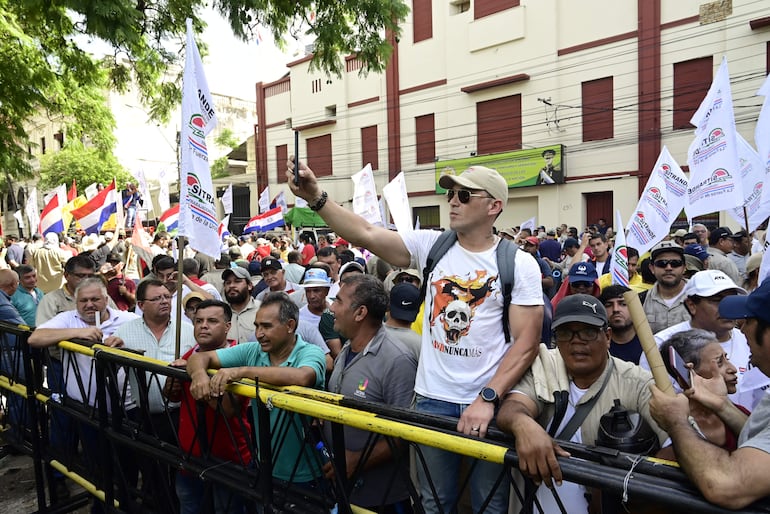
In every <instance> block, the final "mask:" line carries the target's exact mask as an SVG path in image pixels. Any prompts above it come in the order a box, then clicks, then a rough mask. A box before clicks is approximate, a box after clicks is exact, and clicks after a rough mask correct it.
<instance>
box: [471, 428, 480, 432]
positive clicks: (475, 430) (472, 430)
mask: <svg viewBox="0 0 770 514" xmlns="http://www.w3.org/2000/svg"><path fill="white" fill-rule="evenodd" d="M478 431H479V427H471V432H478Z"/></svg>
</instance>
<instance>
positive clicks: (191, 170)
mask: <svg viewBox="0 0 770 514" xmlns="http://www.w3.org/2000/svg"><path fill="white" fill-rule="evenodd" d="M183 82H184V88H183V90H182V130H181V133H180V141H181V143H180V145H181V157H182V159H181V161H182V173H181V177H180V179H179V184H180V191H179V200H180V201H179V205H180V209H179V233H180V234H184V235H185V236H187V238H188V240H189V243H190V247H192V248H195V249H196V250H198V251H199V252H203V253H204V254H206V255H208V256H209V257H213V258H215V259H217V258H219V256H220V244H219V237H218V235H217V233H218V231H219V219H218V218H217V209H216V206H215V205H214V199H215V198H216V193H215V191H214V185H213V184H212V181H211V169H210V168H209V157H208V150H207V148H206V135H207V134H209V133H210V132H211V131H212V130H213V129H214V127H216V125H217V116H216V112H215V111H214V100H213V98H212V97H211V93H210V92H209V86H208V82H207V81H206V76H205V74H204V73H203V63H202V62H201V57H200V54H199V53H198V46H197V45H196V44H195V39H194V38H193V29H192V20H191V19H189V18H188V19H187V51H186V55H185V67H184V78H183Z"/></svg>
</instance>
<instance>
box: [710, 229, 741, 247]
mask: <svg viewBox="0 0 770 514" xmlns="http://www.w3.org/2000/svg"><path fill="white" fill-rule="evenodd" d="M725 237H729V238H730V239H740V238H742V237H743V234H741V235H738V234H733V231H732V230H730V228H729V227H719V228H715V229H714V230H712V231H711V233H710V234H709V244H710V245H715V244H717V243H718V242H719V240H720V239H722V238H725Z"/></svg>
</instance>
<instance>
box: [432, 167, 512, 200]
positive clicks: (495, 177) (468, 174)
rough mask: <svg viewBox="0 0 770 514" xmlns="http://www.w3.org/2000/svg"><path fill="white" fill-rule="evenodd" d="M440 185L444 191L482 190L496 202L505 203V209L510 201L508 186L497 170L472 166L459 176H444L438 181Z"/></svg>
mask: <svg viewBox="0 0 770 514" xmlns="http://www.w3.org/2000/svg"><path fill="white" fill-rule="evenodd" d="M438 185H440V186H441V187H443V188H444V189H450V188H452V187H453V186H460V187H465V188H468V189H481V190H483V191H486V192H487V193H489V194H490V195H492V197H493V198H494V199H496V200H502V201H503V207H505V203H506V202H507V201H508V184H507V183H506V182H505V179H504V178H503V177H502V175H500V174H499V173H498V172H497V170H493V169H491V168H487V167H484V166H471V167H470V168H468V169H466V170H465V171H463V172H462V173H460V174H459V175H442V176H441V178H439V179H438Z"/></svg>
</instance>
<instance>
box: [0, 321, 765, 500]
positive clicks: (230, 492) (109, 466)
mask: <svg viewBox="0 0 770 514" xmlns="http://www.w3.org/2000/svg"><path fill="white" fill-rule="evenodd" d="M30 333H31V332H30V331H29V329H28V328H26V327H18V326H12V325H8V324H7V323H4V322H0V346H1V347H2V352H0V392H2V395H3V401H2V404H1V405H2V408H1V409H0V414H2V420H3V425H4V429H5V430H4V432H3V439H4V440H5V442H6V443H8V444H11V445H12V446H13V447H14V448H16V449H17V450H19V451H23V452H25V453H27V454H29V455H30V456H31V457H32V459H33V463H34V471H35V483H36V495H37V502H38V511H39V512H69V511H72V510H75V509H77V508H79V507H81V506H83V505H85V504H86V503H88V502H89V501H94V502H97V503H98V504H99V506H100V507H102V508H103V510H104V511H107V512H162V513H173V512H178V509H179V506H178V500H177V497H176V492H175V487H174V480H175V476H176V475H177V473H179V472H181V473H183V474H185V476H188V477H193V478H195V479H197V480H198V481H199V483H200V488H201V491H203V496H202V498H203V500H202V504H201V506H200V507H201V512H215V511H216V512H222V511H228V509H229V510H230V511H233V510H237V511H238V512H264V513H272V512H276V513H277V512H286V513H291V512H296V513H302V514H313V513H328V512H332V511H333V509H336V511H337V512H340V513H350V514H352V513H361V512H375V511H377V506H376V505H375V506H369V509H365V508H362V507H361V506H358V505H353V504H351V502H350V501H349V498H350V497H351V493H352V492H353V491H354V490H355V488H356V487H357V486H358V485H359V484H360V475H361V473H362V471H361V470H362V468H363V467H364V466H365V465H366V459H367V458H368V457H369V456H370V453H371V448H372V447H373V446H374V445H375V444H376V443H377V442H378V441H380V440H381V439H382V438H384V440H386V441H387V442H388V444H389V445H390V448H391V450H393V454H394V458H395V459H396V461H397V465H396V466H395V467H394V471H393V473H392V474H391V476H388V477H384V479H383V480H382V483H381V484H380V488H381V490H382V492H383V493H386V492H387V491H388V490H389V489H390V488H392V487H396V486H400V487H404V488H405V489H406V490H407V491H408V494H409V499H410V503H411V504H412V507H413V510H414V512H417V513H421V512H424V510H423V508H422V506H421V502H420V498H419V495H418V486H417V484H416V481H415V479H414V478H413V475H414V470H415V469H416V468H421V469H423V470H424V471H425V473H426V475H427V477H428V480H430V481H431V482H432V479H431V476H432V475H435V474H438V473H443V472H444V470H434V469H429V467H428V466H427V465H426V464H425V462H424V461H423V459H422V453H421V451H420V446H421V445H426V446H432V447H436V448H441V449H444V450H447V451H451V452H454V453H457V454H458V455H462V456H465V457H468V458H469V468H468V469H467V470H466V476H465V478H464V479H463V480H462V481H461V489H462V490H461V494H460V496H461V497H462V496H463V493H465V492H467V491H466V490H467V487H468V476H469V475H470V474H472V473H473V462H475V461H476V460H483V461H490V462H495V463H499V464H501V465H502V468H501V469H502V470H503V471H502V473H501V474H500V476H499V477H498V480H497V484H496V485H497V487H504V488H510V490H511V492H512V494H511V497H512V501H511V505H512V507H511V509H510V511H509V512H511V513H514V512H542V509H541V508H540V505H539V504H538V503H537V501H534V500H533V495H532V494H530V492H531V490H532V488H531V487H527V484H526V481H525V480H524V479H523V478H522V476H521V475H520V474H519V473H518V471H517V466H518V457H517V455H516V452H515V450H514V445H513V441H512V439H511V438H510V437H509V436H507V435H505V434H503V433H501V432H499V431H497V430H494V429H493V430H491V432H490V434H489V436H488V438H487V439H485V440H478V439H474V438H469V437H464V436H461V435H458V434H457V433H456V432H454V427H455V423H456V422H455V421H454V420H451V419H448V418H443V417H439V416H429V415H424V414H420V413H417V412H414V411H411V410H407V409H400V408H393V407H389V406H385V405H380V404H374V403H370V402H364V401H360V400H356V399H353V398H347V397H343V396H340V395H337V394H333V393H328V392H324V391H318V390H313V389H307V388H302V387H281V388H277V387H272V386H270V385H267V384H258V383H255V382H253V381H249V380H244V381H241V382H238V383H234V384H231V385H230V387H229V389H228V391H229V393H228V394H230V395H233V396H232V397H231V398H228V400H233V399H234V398H237V397H244V398H249V399H256V400H257V411H258V415H259V427H258V430H255V427H252V426H251V424H253V418H252V417H251V415H250V414H249V415H248V417H247V418H246V421H245V422H244V421H238V420H236V421H234V422H233V423H227V422H226V419H227V418H226V416H225V414H224V411H225V407H224V406H223V404H222V401H223V399H222V398H220V399H219V400H218V402H217V404H216V406H215V409H214V407H208V406H206V405H205V404H203V403H201V402H188V401H185V400H184V396H183V397H182V400H181V401H180V402H178V403H175V402H171V401H169V400H168V399H166V398H165V397H164V396H162V395H159V394H158V393H159V391H160V390H162V389H163V387H164V386H165V385H166V382H167V381H168V380H174V381H178V382H179V384H181V385H182V387H184V383H186V382H189V378H188V377H187V374H186V373H185V371H184V370H181V369H176V368H173V367H170V366H168V365H167V364H166V363H163V362H159V361H155V360H153V359H149V358H145V357H143V356H141V355H137V354H136V353H133V352H131V351H127V350H120V349H113V348H107V347H104V346H102V345H94V346H93V347H90V348H89V347H88V346H85V345H81V344H77V343H75V342H62V343H59V347H60V348H61V349H62V356H63V357H62V362H61V368H60V370H61V371H60V374H59V376H60V379H61V380H62V381H61V382H59V381H58V380H57V378H56V377H57V375H56V373H54V372H53V370H55V369H56V366H57V365H59V363H57V362H56V361H55V360H52V359H51V358H50V356H49V355H48V352H47V351H38V350H32V351H31V350H30V348H29V346H28V345H27V344H26V339H27V337H28V336H29V334H30ZM129 344H130V343H129ZM78 364H79V365H78ZM236 403H237V402H236ZM206 409H213V410H210V411H209V417H208V418H207V417H206V415H205V414H206ZM271 411H276V412H277V414H276V420H275V425H274V427H275V430H274V431H271V426H270V422H269V415H270V412H271ZM193 414H195V416H196V417H197V420H207V421H206V422H203V421H199V422H198V423H197V424H195V423H193V424H192V425H190V427H191V432H190V431H188V432H187V433H186V434H187V436H186V440H187V439H189V438H190V433H192V434H193V436H192V440H191V441H192V443H191V442H190V441H189V440H188V441H187V443H186V444H185V443H183V442H182V441H181V440H180V437H179V432H178V424H179V418H180V417H182V418H184V419H188V420H189V419H191V418H192V417H193ZM321 424H330V426H327V427H326V429H323V428H322V427H321V426H320V425H321ZM344 426H349V427H353V428H357V429H360V430H364V431H366V432H368V433H369V434H370V437H369V438H368V441H367V445H366V447H365V448H364V450H363V452H362V459H361V462H360V464H359V466H357V469H355V470H347V469H346V466H347V464H346V459H345V451H344V449H345V441H344V433H343V429H342V428H343V427H344ZM257 434H258V435H257ZM297 434H299V435H300V436H302V437H303V438H304V439H305V441H306V442H307V448H306V449H304V450H303V451H300V452H298V453H296V454H295V453H293V452H291V451H290V448H289V444H288V443H287V441H288V439H287V438H288V437H290V436H294V435H297ZM223 440H225V441H230V442H234V441H245V445H246V448H247V450H246V451H245V452H241V453H245V454H246V455H247V458H243V457H242V456H238V457H237V458H232V456H231V458H229V459H225V458H222V456H221V455H219V456H217V451H216V450H215V447H216V446H217V444H216V443H221V442H222V441H223ZM319 441H320V442H322V443H323V446H324V447H325V448H327V449H329V450H331V455H332V467H333V469H334V478H333V479H332V480H326V479H324V478H322V477H321V475H320V471H319V472H318V476H317V478H315V479H313V480H312V481H311V482H303V483H298V482H299V480H297V475H295V472H296V471H297V470H298V469H299V467H300V466H303V465H304V466H308V467H310V468H312V469H315V470H316V471H318V470H320V468H321V467H322V465H323V464H324V454H322V453H321V452H319V451H317V450H316V449H315V445H316V444H318V443H319ZM212 443H215V444H214V445H212ZM561 444H562V446H563V447H565V448H566V449H567V450H568V451H570V453H571V454H572V456H573V457H572V458H560V459H559V463H560V465H561V468H562V471H563V474H564V478H565V480H568V481H570V482H575V483H578V484H582V485H584V486H586V487H587V488H593V489H597V490H600V491H601V494H602V495H603V496H604V495H606V496H610V497H616V498H621V497H626V498H628V499H629V501H628V503H627V504H625V505H621V504H620V502H619V501H618V502H617V505H616V507H617V508H616V509H615V510H614V511H613V512H626V511H628V512H698V513H717V512H724V509H722V508H719V507H716V506H714V505H713V504H710V503H708V502H707V501H706V500H705V499H703V497H702V496H701V495H700V494H699V493H698V492H697V490H695V488H694V487H693V486H692V485H691V484H690V483H689V482H688V481H687V479H686V477H685V476H684V474H683V473H682V472H681V471H680V470H679V469H678V468H677V467H675V466H672V465H669V464H666V463H664V462H662V461H657V460H655V459H649V458H639V457H638V456H636V455H629V454H624V453H622V452H618V451H613V450H608V449H604V448H597V447H590V446H585V445H578V444H574V443H561ZM258 449H259V450H258ZM239 455H240V454H239ZM276 464H280V465H281V466H282V467H283V468H286V469H291V470H292V471H291V476H290V477H288V480H279V479H276V478H273V470H274V468H275V466H276ZM59 474H61V475H63V476H64V477H65V479H66V480H69V481H72V482H75V483H77V484H78V485H80V486H81V487H82V488H83V489H84V492H82V493H80V494H77V495H73V496H70V497H69V498H59V497H57V495H56V489H55V487H54V486H53V484H54V482H55V480H56V476H57V475H59ZM530 485H531V484H530ZM554 494H555V495H556V496H557V497H558V488H557V489H555V490H554ZM215 497H216V500H217V501H220V503H219V504H216V505H217V506H216V507H215ZM223 499H224V500H223ZM222 501H224V503H221V502H222ZM466 503H467V501H463V500H461V501H460V502H459V505H457V506H455V507H454V508H453V509H452V510H451V511H450V512H456V513H465V512H470V509H469V507H468V505H467V504H466ZM557 503H559V504H560V503H561V502H560V501H559V499H558V498H557ZM240 505H245V506H246V507H245V508H241V507H240ZM236 507H237V509H236ZM624 509H625V510H624ZM562 511H563V512H571V510H570V505H563V508H562ZM742 512H747V513H759V512H770V503H768V502H767V501H763V502H760V503H756V504H754V505H752V506H751V507H749V508H747V509H744V510H743V511H742ZM446 514H450V513H449V512H448V513H446ZM605 514H606V511H605Z"/></svg>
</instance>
